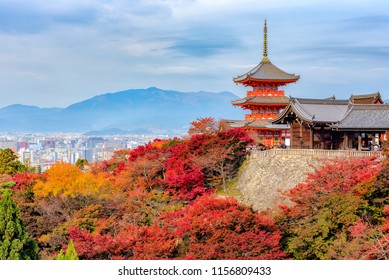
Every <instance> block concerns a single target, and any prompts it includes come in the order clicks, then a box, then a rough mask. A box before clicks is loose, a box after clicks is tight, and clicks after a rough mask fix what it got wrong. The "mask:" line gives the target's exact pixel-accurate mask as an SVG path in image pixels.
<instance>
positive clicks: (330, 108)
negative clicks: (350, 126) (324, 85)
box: [272, 98, 351, 124]
mask: <svg viewBox="0 0 389 280" xmlns="http://www.w3.org/2000/svg"><path fill="white" fill-rule="evenodd" d="M350 104H351V103H350V100H348V99H346V100H337V99H335V98H327V99H309V98H291V99H290V102H289V105H288V106H287V107H286V108H285V109H284V110H283V111H282V112H281V113H280V114H279V115H278V116H277V117H276V118H275V119H274V120H273V121H272V123H274V124H277V123H283V122H284V119H285V118H287V117H288V116H289V115H290V114H292V115H294V116H296V117H297V118H298V119H300V120H301V121H304V122H306V123H309V124H315V123H324V124H334V123H337V122H339V121H340V120H342V119H343V117H344V116H345V114H346V112H347V111H348V109H349V106H350Z"/></svg>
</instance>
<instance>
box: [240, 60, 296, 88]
mask: <svg viewBox="0 0 389 280" xmlns="http://www.w3.org/2000/svg"><path fill="white" fill-rule="evenodd" d="M299 78H300V77H299V76H296V75H294V74H289V73H286V72H284V71H283V70H281V69H280V68H278V67H277V66H275V65H274V64H273V63H271V62H270V60H269V61H263V60H262V61H261V63H259V64H258V65H257V66H255V67H254V68H253V69H252V70H250V71H249V72H247V73H246V74H243V75H241V76H238V77H235V78H234V82H235V83H237V84H243V85H245V86H251V87H260V86H261V85H266V84H268V85H276V86H283V85H286V84H289V83H293V82H296V81H297V80H298V79H299Z"/></svg>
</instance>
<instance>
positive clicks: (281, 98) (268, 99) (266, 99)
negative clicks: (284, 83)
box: [232, 96, 289, 106]
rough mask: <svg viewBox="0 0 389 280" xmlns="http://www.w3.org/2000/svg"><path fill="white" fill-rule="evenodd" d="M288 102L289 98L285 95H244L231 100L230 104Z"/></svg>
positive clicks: (285, 103)
mask: <svg viewBox="0 0 389 280" xmlns="http://www.w3.org/2000/svg"><path fill="white" fill-rule="evenodd" d="M288 103H289V98H288V97H286V96H253V97H244V98H241V99H237V100H234V101H232V105H236V106H239V105H244V104H284V105H287V104H288Z"/></svg>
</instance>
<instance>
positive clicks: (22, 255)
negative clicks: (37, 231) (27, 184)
mask: <svg viewBox="0 0 389 280" xmlns="http://www.w3.org/2000/svg"><path fill="white" fill-rule="evenodd" d="M19 214H20V210H19V207H18V206H17V205H16V204H15V203H14V201H13V200H12V199H11V192H10V191H9V190H4V191H3V193H2V198H1V200H0V260H35V259H38V244H37V243H36V242H35V241H34V240H33V239H32V238H30V237H29V235H28V233H27V231H26V228H25V226H24V224H23V222H22V220H21V219H20V218H19Z"/></svg>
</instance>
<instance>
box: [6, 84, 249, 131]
mask: <svg viewBox="0 0 389 280" xmlns="http://www.w3.org/2000/svg"><path fill="white" fill-rule="evenodd" d="M238 98H239V97H238V96H236V95H234V94H232V93H230V92H219V93H212V92H179V91H172V90H162V89H158V88H154V87H152V88H148V89H130V90H125V91H121V92H116V93H106V94H102V95H98V96H95V97H93V98H90V99H87V100H84V101H82V102H78V103H75V104H72V105H70V106H69V107H67V108H39V107H36V106H25V105H11V106H7V107H4V108H1V109H0V131H3V132H6V131H7V132H17V131H28V132H38V131H39V132H48V131H63V132H85V131H95V132H96V131H100V130H109V129H113V128H114V129H119V130H126V131H137V130H139V129H144V130H152V131H155V130H159V131H172V130H186V129H187V127H188V125H189V123H190V122H191V121H193V120H196V119H197V118H199V117H208V116H212V117H214V118H215V119H220V118H228V119H242V118H243V111H242V110H241V109H240V108H234V107H233V106H232V105H231V101H232V100H234V99H238Z"/></svg>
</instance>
